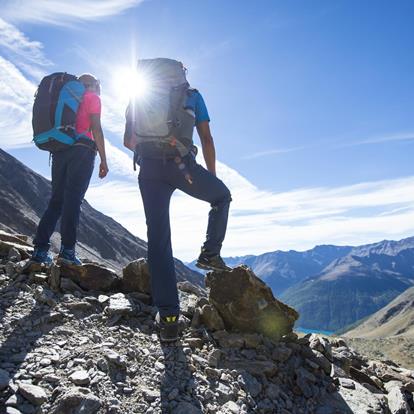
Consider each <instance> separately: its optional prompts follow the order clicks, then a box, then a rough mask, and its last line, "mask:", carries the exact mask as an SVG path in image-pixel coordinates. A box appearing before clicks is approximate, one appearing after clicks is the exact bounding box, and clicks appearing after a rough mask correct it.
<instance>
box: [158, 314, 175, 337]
mask: <svg viewBox="0 0 414 414" xmlns="http://www.w3.org/2000/svg"><path fill="white" fill-rule="evenodd" d="M155 322H156V324H157V326H158V329H159V335H160V340H161V342H175V341H177V340H178V338H179V335H178V316H177V315H172V316H160V313H159V312H158V313H157V315H156V317H155Z"/></svg>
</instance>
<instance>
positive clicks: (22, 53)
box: [0, 18, 51, 66]
mask: <svg viewBox="0 0 414 414" xmlns="http://www.w3.org/2000/svg"><path fill="white" fill-rule="evenodd" d="M0 47H1V48H3V49H4V50H7V51H8V52H9V53H10V54H12V55H13V56H16V57H19V58H22V59H23V60H24V61H28V62H30V63H32V64H35V65H36V66H47V65H50V64H51V62H50V61H49V60H48V59H46V57H45V55H44V53H43V45H42V43H40V42H37V41H33V40H30V39H29V38H28V37H27V36H26V35H25V34H24V33H22V32H21V31H20V30H19V29H18V28H17V27H16V26H14V25H12V24H10V23H8V22H6V21H5V20H3V19H2V18H0Z"/></svg>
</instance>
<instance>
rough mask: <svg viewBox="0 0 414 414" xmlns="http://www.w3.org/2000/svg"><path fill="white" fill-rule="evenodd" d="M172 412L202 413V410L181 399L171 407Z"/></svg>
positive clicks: (180, 413) (175, 413)
mask: <svg viewBox="0 0 414 414" xmlns="http://www.w3.org/2000/svg"><path fill="white" fill-rule="evenodd" d="M172 414H203V412H202V411H201V409H200V408H198V407H196V406H194V405H193V404H191V403H189V402H186V401H181V402H180V403H178V405H177V406H176V407H175V408H173V410H172Z"/></svg>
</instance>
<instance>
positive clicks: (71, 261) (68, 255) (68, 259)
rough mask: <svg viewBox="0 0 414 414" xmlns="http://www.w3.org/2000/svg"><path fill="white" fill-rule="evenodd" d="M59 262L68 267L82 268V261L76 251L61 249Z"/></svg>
mask: <svg viewBox="0 0 414 414" xmlns="http://www.w3.org/2000/svg"><path fill="white" fill-rule="evenodd" d="M58 260H59V261H60V262H63V263H65V264H68V265H74V266H80V265H81V264H82V261H81V260H80V259H79V257H78V256H77V255H76V252H75V249H65V248H64V247H63V246H62V247H61V248H60V252H59V256H58Z"/></svg>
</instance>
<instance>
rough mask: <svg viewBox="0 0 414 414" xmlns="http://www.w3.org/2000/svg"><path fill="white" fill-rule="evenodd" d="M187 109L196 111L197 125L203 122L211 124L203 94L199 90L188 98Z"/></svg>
mask: <svg viewBox="0 0 414 414" xmlns="http://www.w3.org/2000/svg"><path fill="white" fill-rule="evenodd" d="M185 107H186V108H187V109H191V110H193V111H194V114H195V124H196V125H197V124H199V123H200V122H203V121H208V122H210V117H209V115H208V111H207V106H206V103H205V102H204V99H203V97H202V96H201V93H200V92H198V91H197V90H193V91H191V93H190V94H189V96H188V98H187V102H186V105H185Z"/></svg>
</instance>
